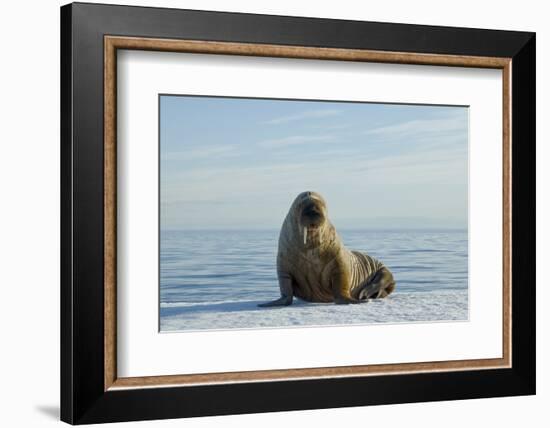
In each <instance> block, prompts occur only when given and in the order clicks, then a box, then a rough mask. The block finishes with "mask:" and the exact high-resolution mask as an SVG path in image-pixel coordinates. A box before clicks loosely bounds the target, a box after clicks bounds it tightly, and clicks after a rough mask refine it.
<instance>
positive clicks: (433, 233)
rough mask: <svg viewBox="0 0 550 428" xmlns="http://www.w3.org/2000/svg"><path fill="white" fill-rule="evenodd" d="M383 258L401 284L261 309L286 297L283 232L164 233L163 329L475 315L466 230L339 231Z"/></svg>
mask: <svg viewBox="0 0 550 428" xmlns="http://www.w3.org/2000/svg"><path fill="white" fill-rule="evenodd" d="M338 233H339V234H340V236H341V238H342V240H343V242H344V244H345V245H346V246H347V247H348V248H349V249H353V250H359V251H363V252H366V253H368V254H369V255H371V256H374V257H376V258H378V259H379V260H381V261H382V262H383V263H384V264H385V265H386V266H387V267H388V268H389V269H390V270H391V271H392V273H393V275H394V277H395V279H396V283H397V287H396V290H395V291H394V293H393V294H392V295H391V296H390V297H389V298H387V299H377V300H371V301H369V302H368V303H365V304H359V305H334V304H321V303H319V304H317V303H316V304H312V303H307V302H302V301H299V300H296V299H295V303H294V304H293V305H292V306H289V307H283V308H258V307H257V304H258V303H262V302H265V301H268V300H272V299H275V298H277V297H279V287H278V283H277V276H276V271H275V262H276V254H277V241H278V235H279V231H278V230H260V231H258V230H244V231H242V230H241V231H238V230H232V231H214V230H208V231H174V230H164V231H162V232H161V242H160V330H161V331H186V330H204V329H232V328H239V329H243V328H266V327H268V328H274V327H298V326H322V325H340V324H368V323H396V322H432V321H457V320H467V319H468V233H467V231H466V230H401V231H397V230H339V231H338Z"/></svg>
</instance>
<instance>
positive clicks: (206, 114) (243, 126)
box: [160, 95, 468, 229]
mask: <svg viewBox="0 0 550 428" xmlns="http://www.w3.org/2000/svg"><path fill="white" fill-rule="evenodd" d="M160 108H161V112H160V165H161V228H162V229H248V228H250V229H254V228H278V227H280V226H281V223H282V221H283V219H284V216H285V215H286V213H287V211H288V208H289V207H290V204H291V203H292V201H293V200H294V198H295V197H296V195H297V194H298V193H300V192H302V191H304V190H315V191H317V192H320V193H321V194H322V195H323V196H324V197H325V199H326V200H327V204H328V210H329V216H330V218H331V220H332V222H333V223H334V224H335V226H336V227H337V228H396V229H399V228H432V227H435V228H466V227H467V221H468V220H467V219H468V109H467V108H466V107H444V106H421V105H399V104H372V103H347V102H326V101H294V100H291V101H287V100H265V99H251V98H246V99H244V98H243V99H240V98H217V97H187V96H168V95H162V96H161V98H160Z"/></svg>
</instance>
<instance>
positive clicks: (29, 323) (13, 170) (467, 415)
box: [0, 0, 550, 428]
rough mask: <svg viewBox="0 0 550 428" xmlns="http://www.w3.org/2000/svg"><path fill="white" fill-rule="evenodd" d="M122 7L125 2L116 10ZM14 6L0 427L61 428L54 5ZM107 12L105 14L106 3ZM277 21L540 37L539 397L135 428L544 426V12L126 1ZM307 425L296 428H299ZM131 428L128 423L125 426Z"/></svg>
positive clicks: (2, 242) (501, 7)
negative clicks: (338, 21)
mask: <svg viewBox="0 0 550 428" xmlns="http://www.w3.org/2000/svg"><path fill="white" fill-rule="evenodd" d="M121 1H122V0H121ZM62 3H63V2H60V1H57V0H48V1H28V0H27V1H20V2H17V1H10V2H4V3H3V4H2V5H1V6H0V31H1V35H2V37H1V39H0V40H1V51H0V52H1V56H0V58H1V66H0V76H1V78H0V106H1V107H0V108H1V116H0V117H1V118H2V120H1V122H0V124H1V125H0V183H1V184H0V189H1V201H2V203H1V208H0V260H1V262H0V285H1V300H0V302H1V303H0V305H1V309H0V326H1V327H0V328H1V334H2V335H1V338H2V340H1V342H0V349H1V351H0V395H1V397H0V409H2V410H1V412H0V420H1V424H2V426H6V427H15V426H25V427H42V426H48V425H49V426H53V425H54V424H58V423H59V422H58V406H59V333H58V331H59V9H58V8H59V6H60V5H61V4H62ZM104 3H112V2H110V1H104ZM124 3H126V4H136V5H148V6H170V7H181V8H190V9H208V10H223V11H234V12H252V13H267V14H281V15H298V16H312V17H323V18H343V19H358V20H369V21H389V22H404V23H414V24H434V25H451V26H462V27H484V28H495V29H506V30H528V31H536V32H537V55H538V58H537V76H538V82H537V85H538V91H537V122H538V129H537V152H538V153H537V155H538V156H537V158H538V159H537V169H538V170H537V176H538V184H537V200H538V203H537V220H538V221H537V223H538V224H537V231H538V233H537V235H538V242H537V250H538V254H537V265H538V272H537V297H538V299H537V300H538V304H537V321H538V330H537V340H538V351H537V359H538V376H537V378H538V394H537V396H534V397H513V398H498V399H484V400H467V401H461V402H442V403H420V404H404V405H394V406H378V407H364V408H351V409H329V410H315V411H301V412H286V413H273V414H263V415H244V416H225V417H215V418H198V419H188V420H172V421H155V422H145V423H141V425H142V426H159V427H169V426H180V427H181V426H186V427H211V426H225V427H237V426H238V427H243V428H245V427H255V426H258V425H261V426H266V427H280V426H284V425H287V426H296V425H298V424H300V425H301V426H305V425H310V424H311V425H313V424H315V425H316V426H343V425H346V426H348V427H353V426H365V425H367V424H368V426H372V427H379V426H380V427H382V426H383V427H392V426H407V427H416V426H421V427H423V428H424V427H432V426H433V427H441V426H445V427H446V428H451V427H461V428H463V427H464V426H468V425H476V426H477V425H483V424H490V425H491V426H499V427H500V428H504V427H517V426H525V425H529V426H532V427H538V426H546V424H547V423H548V420H549V419H550V418H549V416H548V413H547V411H546V410H547V409H545V405H549V404H550V382H549V381H550V379H549V378H550V369H549V368H548V361H549V341H550V335H549V328H548V323H549V315H548V311H546V313H544V310H545V308H544V306H543V302H546V301H547V299H548V298H549V297H550V293H549V291H548V285H549V284H548V282H549V280H550V270H549V269H548V259H549V257H550V245H549V244H548V243H547V242H544V241H545V240H548V239H550V226H549V224H548V221H546V222H545V221H544V219H545V218H546V219H548V218H549V217H550V200H549V199H550V194H549V192H548V188H547V185H548V182H549V179H550V170H549V169H548V168H547V169H546V171H544V170H543V168H544V166H547V165H548V163H549V162H550V148H549V146H548V138H549V134H548V117H549V115H550V109H549V107H548V105H549V103H548V100H547V99H545V98H546V97H548V96H549V95H550V93H549V80H548V78H547V76H550V69H549V64H548V52H549V51H550V26H549V25H548V18H549V17H550V14H549V13H548V12H546V11H545V2H543V1H534V0H524V1H521V2H519V1H504V0H500V1H485V2H481V1H479V0H475V1H472V0H463V1H461V2H453V3H445V2H441V1H436V0H433V1H428V0H417V1H407V0H400V1H391V0H388V1H382V2H380V1H376V2H359V1H353V0H339V1H337V2H334V1H325V2H321V1H319V0H317V1H305V0H303V1H296V0H271V1H265V2H259V1H255V2H254V1H245V0H231V1H227V0H226V1H223V0H202V1H198V0H194V1H169V0H165V1H159V0H157V1H154V0H148V1H126V2H124ZM302 424H303V425H302ZM134 425H135V426H137V424H127V425H125V426H134Z"/></svg>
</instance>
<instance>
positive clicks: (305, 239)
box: [304, 227, 307, 245]
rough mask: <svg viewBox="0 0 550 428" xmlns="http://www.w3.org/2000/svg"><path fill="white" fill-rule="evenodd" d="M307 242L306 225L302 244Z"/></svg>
mask: <svg viewBox="0 0 550 428" xmlns="http://www.w3.org/2000/svg"><path fill="white" fill-rule="evenodd" d="M306 244H307V227H304V245H306Z"/></svg>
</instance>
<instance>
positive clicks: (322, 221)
mask: <svg viewBox="0 0 550 428" xmlns="http://www.w3.org/2000/svg"><path fill="white" fill-rule="evenodd" d="M277 277H278V280H279V289H280V292H281V297H280V298H279V299H277V300H274V301H271V302H267V303H262V304H260V305H258V306H261V307H270V306H288V305H290V304H292V301H293V299H294V297H299V298H300V299H302V300H305V301H308V302H320V303H321V302H324V303H329V302H334V303H336V304H349V303H363V302H367V301H368V299H372V298H383V297H386V296H388V295H389V294H390V293H391V292H392V291H393V290H394V289H395V281H394V279H393V275H392V273H391V272H390V271H389V269H388V268H387V267H386V266H384V264H383V263H381V262H380V261H378V260H376V259H375V258H374V257H371V256H369V255H367V254H364V253H361V252H358V251H350V250H348V249H347V248H346V247H345V246H344V244H343V243H342V241H341V239H340V237H339V236H338V234H337V233H336V229H335V228H334V226H333V225H332V223H331V222H330V220H329V218H328V215H327V204H326V202H325V200H324V199H323V197H322V196H321V195H320V194H319V193H316V192H303V193H300V194H299V195H298V196H297V197H296V199H295V200H294V202H293V203H292V205H291V207H290V210H289V211H288V214H287V216H286V218H285V220H284V222H283V225H282V227H281V233H280V235H279V248H278V251H277Z"/></svg>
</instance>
